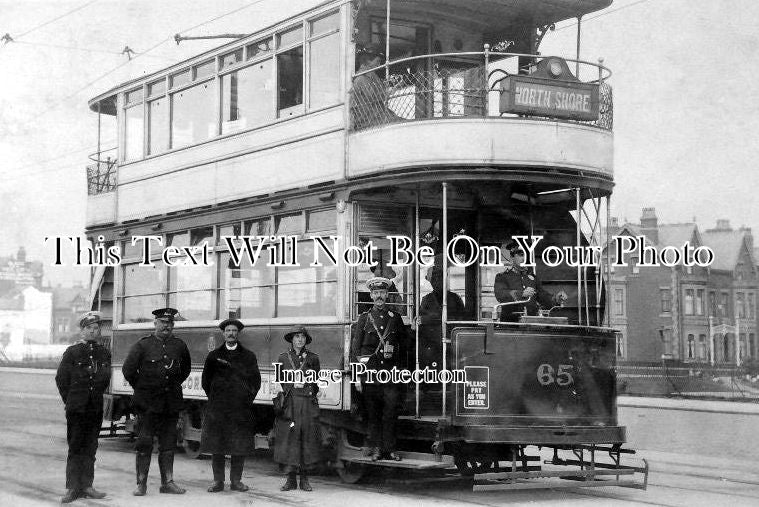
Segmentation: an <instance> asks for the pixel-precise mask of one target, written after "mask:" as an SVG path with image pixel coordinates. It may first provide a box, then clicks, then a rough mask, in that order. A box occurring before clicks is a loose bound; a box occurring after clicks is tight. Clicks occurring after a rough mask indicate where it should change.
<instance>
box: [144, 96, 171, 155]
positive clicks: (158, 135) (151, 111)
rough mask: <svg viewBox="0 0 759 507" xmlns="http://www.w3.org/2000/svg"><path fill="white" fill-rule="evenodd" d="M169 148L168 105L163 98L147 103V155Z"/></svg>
mask: <svg viewBox="0 0 759 507" xmlns="http://www.w3.org/2000/svg"><path fill="white" fill-rule="evenodd" d="M168 148H169V104H168V101H167V99H166V98H165V97H161V98H160V99H156V100H151V101H150V102H148V154H150V155H152V154H154V153H160V152H162V151H166V150H167V149H168Z"/></svg>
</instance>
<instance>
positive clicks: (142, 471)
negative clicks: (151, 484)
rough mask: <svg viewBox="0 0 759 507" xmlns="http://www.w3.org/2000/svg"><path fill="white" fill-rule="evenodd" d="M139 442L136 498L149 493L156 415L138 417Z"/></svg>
mask: <svg viewBox="0 0 759 507" xmlns="http://www.w3.org/2000/svg"><path fill="white" fill-rule="evenodd" d="M135 429H136V430H137V441H136V442H135V450H136V451H137V456H136V458H135V472H136V475H137V489H135V490H134V493H133V494H134V495H135V496H143V495H145V493H146V491H147V482H148V472H149V471H150V458H151V454H152V453H153V433H154V432H155V414H151V413H145V414H139V415H138V416H137V422H136V427H135Z"/></svg>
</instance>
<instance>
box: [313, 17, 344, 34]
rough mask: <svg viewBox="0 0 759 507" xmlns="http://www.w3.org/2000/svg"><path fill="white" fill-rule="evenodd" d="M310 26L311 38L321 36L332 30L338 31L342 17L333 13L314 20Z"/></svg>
mask: <svg viewBox="0 0 759 507" xmlns="http://www.w3.org/2000/svg"><path fill="white" fill-rule="evenodd" d="M309 24H310V26H311V36H314V35H319V34H322V33H327V32H330V31H332V30H338V29H339V28H340V17H339V16H338V14H337V12H333V13H331V14H327V15H326V16H322V17H321V18H317V19H314V20H312V21H311V22H310V23H309Z"/></svg>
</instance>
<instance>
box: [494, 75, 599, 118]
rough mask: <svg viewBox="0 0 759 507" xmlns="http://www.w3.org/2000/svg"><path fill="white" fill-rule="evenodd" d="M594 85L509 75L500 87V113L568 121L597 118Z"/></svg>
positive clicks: (596, 86)
mask: <svg viewBox="0 0 759 507" xmlns="http://www.w3.org/2000/svg"><path fill="white" fill-rule="evenodd" d="M598 110H599V106H598V85H595V84H587V83H579V82H578V83H573V82H562V81H553V80H550V81H549V80H546V79H541V78H534V77H528V76H509V77H507V78H506V79H504V80H503V81H502V85H501V101H500V111H501V113H529V114H536V115H545V116H551V117H555V118H566V119H570V120H597V119H598Z"/></svg>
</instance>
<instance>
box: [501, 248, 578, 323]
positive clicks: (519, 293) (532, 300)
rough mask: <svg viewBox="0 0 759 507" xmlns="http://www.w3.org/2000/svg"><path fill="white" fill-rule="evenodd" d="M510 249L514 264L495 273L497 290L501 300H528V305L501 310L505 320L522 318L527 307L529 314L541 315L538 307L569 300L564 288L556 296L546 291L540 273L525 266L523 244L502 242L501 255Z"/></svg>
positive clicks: (511, 306) (512, 306) (510, 306)
mask: <svg viewBox="0 0 759 507" xmlns="http://www.w3.org/2000/svg"><path fill="white" fill-rule="evenodd" d="M506 252H508V253H509V254H510V256H511V265H509V266H507V267H506V269H505V270H504V271H503V272H501V273H498V274H497V275H496V276H495V283H494V284H493V291H494V292H495V298H496V300H497V301H498V302H499V303H510V302H512V301H524V300H528V301H527V302H526V303H524V304H520V305H509V306H506V307H504V308H503V309H502V310H501V321H502V322H517V321H519V316H520V313H521V312H522V311H524V310H526V311H527V315H537V314H538V308H552V307H553V306H554V305H560V304H562V303H563V302H564V301H566V300H567V294H566V293H565V292H564V291H560V292H559V293H558V294H556V295H555V296H553V295H551V294H550V293H549V292H547V291H545V290H543V286H542V285H541V283H540V280H539V279H538V277H537V276H535V275H534V274H532V272H531V271H530V270H529V269H528V268H525V267H523V266H522V261H523V260H524V256H525V254H524V251H523V250H522V248H521V247H520V246H519V244H518V243H517V242H516V241H514V240H511V241H509V242H507V243H504V244H503V245H501V255H502V256H503V255H505V253H506Z"/></svg>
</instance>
